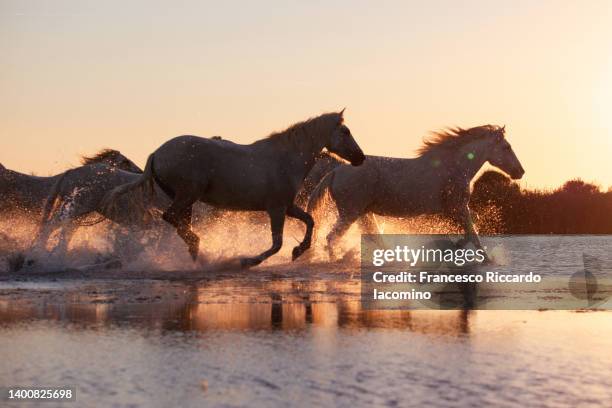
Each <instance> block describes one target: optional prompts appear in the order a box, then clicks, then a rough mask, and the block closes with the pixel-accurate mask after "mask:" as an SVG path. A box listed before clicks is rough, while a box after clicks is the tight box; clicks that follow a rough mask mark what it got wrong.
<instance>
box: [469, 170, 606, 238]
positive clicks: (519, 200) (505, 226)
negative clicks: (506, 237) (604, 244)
mask: <svg viewBox="0 0 612 408" xmlns="http://www.w3.org/2000/svg"><path fill="white" fill-rule="evenodd" d="M470 207H471V208H472V210H473V211H474V212H475V213H476V217H477V221H476V224H477V226H478V229H479V232H480V233H485V234H486V233H502V234H504V233H505V234H612V190H608V191H607V192H603V191H601V189H600V188H599V186H597V185H595V184H592V183H587V182H584V181H582V180H580V179H574V180H570V181H567V182H566V183H565V184H563V186H561V187H560V188H558V189H556V190H530V189H521V188H520V186H519V185H518V184H516V183H514V182H513V181H512V180H510V179H509V178H508V177H506V176H505V175H503V174H501V173H498V172H495V171H488V172H486V173H484V174H483V175H482V176H481V177H480V178H479V179H478V180H477V181H476V182H475V183H474V189H473V192H472V198H471V201H470Z"/></svg>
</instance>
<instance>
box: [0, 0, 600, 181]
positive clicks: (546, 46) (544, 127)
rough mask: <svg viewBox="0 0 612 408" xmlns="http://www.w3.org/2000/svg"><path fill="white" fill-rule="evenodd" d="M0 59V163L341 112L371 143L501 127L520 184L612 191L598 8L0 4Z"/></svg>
mask: <svg viewBox="0 0 612 408" xmlns="http://www.w3.org/2000/svg"><path fill="white" fill-rule="evenodd" d="M0 55H1V57H0V58H1V62H2V63H1V64H0V90H1V91H0V138H1V141H2V142H1V145H0V146H1V148H0V163H2V164H4V165H5V166H7V167H9V168H14V169H17V170H19V171H23V172H36V173H37V174H40V175H47V174H51V173H57V172H59V171H61V170H63V169H65V168H66V167H68V166H72V165H75V164H77V163H78V158H77V155H78V154H82V153H91V152H93V151H95V150H97V149H98V148H101V147H112V148H117V149H119V150H121V151H122V152H123V153H124V154H126V155H127V156H128V157H130V158H132V159H134V160H135V161H136V162H137V163H139V164H141V165H143V164H144V161H145V158H146V156H147V155H148V154H149V153H150V152H152V151H153V150H155V149H156V148H157V147H158V146H159V145H160V144H161V143H162V142H164V141H165V140H167V139H168V138H171V137H173V136H176V135H179V134H186V133H190V134H197V135H201V136H211V135H217V134H218V135H222V136H223V137H225V138H228V139H231V140H234V141H236V142H241V143H246V142H251V141H253V140H256V139H258V138H261V137H263V136H265V135H267V134H268V133H270V132H271V131H273V130H281V129H283V128H285V127H286V126H288V125H290V124H291V123H293V122H295V121H298V120H302V119H305V118H307V117H309V116H314V115H317V114H319V113H321V112H324V111H330V110H337V109H341V108H342V107H344V106H346V107H347V110H346V123H347V125H348V126H349V127H350V128H351V130H352V132H353V134H354V136H355V138H356V139H357V141H358V142H359V143H360V145H361V146H362V148H363V149H364V150H365V151H366V153H369V154H380V155H388V156H400V157H410V156H412V155H414V150H415V149H416V148H417V147H419V145H420V144H421V141H422V138H423V137H424V136H426V135H427V132H428V131H429V130H436V129H440V128H443V127H445V126H451V125H458V126H463V127H470V126H475V125H480V124H485V123H492V124H505V125H506V129H507V132H508V140H509V141H510V142H511V143H512V145H513V146H514V148H515V151H516V153H517V155H518V157H519V159H520V160H521V161H522V163H523V167H524V168H525V170H526V175H525V178H524V180H523V181H522V182H521V183H522V185H523V186H526V187H556V186H558V185H560V184H561V183H562V182H564V181H565V180H567V179H570V178H574V177H581V178H583V179H585V180H589V181H595V182H597V183H599V184H601V185H602V187H604V188H606V189H607V188H608V187H609V186H612V1H587V2H578V1H560V0H557V1H514V0H513V1H431V2H423V1H415V2H408V1H397V2H394V1H384V2H383V1H381V2H375V1H363V2H361V1H329V0H326V1H310V2H306V1H275V2H269V1H262V0H258V1H243V2H232V1H214V2H204V1H176V2H169V1H150V0H149V1H100V0H97V1H83V0H74V1H63V0H53V1H50V0H49V1H46V0H45V1H32V0H14V1H6V0H0Z"/></svg>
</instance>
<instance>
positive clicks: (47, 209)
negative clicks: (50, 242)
mask: <svg viewBox="0 0 612 408" xmlns="http://www.w3.org/2000/svg"><path fill="white" fill-rule="evenodd" d="M68 173H70V170H67V171H65V172H63V173H62V174H61V175H60V176H59V177H58V179H57V180H55V183H53V185H52V186H51V190H49V194H48V195H47V199H46V200H45V204H44V206H43V210H42V216H41V220H40V223H41V225H43V224H45V223H47V222H49V221H50V220H51V216H52V214H53V212H54V210H55V209H56V208H57V204H58V196H59V193H60V190H61V186H62V183H63V182H64V179H65V178H66V175H68Z"/></svg>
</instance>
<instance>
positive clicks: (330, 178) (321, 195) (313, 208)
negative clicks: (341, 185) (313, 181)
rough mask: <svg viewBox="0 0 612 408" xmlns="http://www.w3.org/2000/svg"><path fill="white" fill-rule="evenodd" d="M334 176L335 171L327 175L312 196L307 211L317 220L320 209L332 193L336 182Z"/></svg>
mask: <svg viewBox="0 0 612 408" xmlns="http://www.w3.org/2000/svg"><path fill="white" fill-rule="evenodd" d="M334 174H335V171H333V170H332V171H330V172H329V173H327V174H326V175H325V177H323V179H321V181H320V182H319V184H317V186H316V187H315V188H314V190H312V193H311V194H310V198H309V199H308V206H307V207H306V208H307V210H306V211H307V212H308V214H310V215H312V217H313V218H315V219H316V218H317V213H318V212H319V210H320V208H321V207H322V205H323V204H324V203H325V202H326V201H327V197H328V196H329V195H330V193H331V191H330V189H331V187H332V184H333V182H334Z"/></svg>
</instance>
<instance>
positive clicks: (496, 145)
mask: <svg viewBox="0 0 612 408" xmlns="http://www.w3.org/2000/svg"><path fill="white" fill-rule="evenodd" d="M491 132H492V136H493V137H491V138H489V140H490V143H491V145H490V148H489V150H488V153H487V154H486V160H487V161H488V162H489V163H491V164H492V165H493V166H495V167H497V168H499V169H500V170H502V171H503V172H505V173H507V174H508V175H509V176H510V177H511V178H512V179H513V180H518V179H520V178H522V177H523V174H525V170H524V169H523V166H522V165H521V162H520V161H519V159H518V157H516V154H515V153H514V150H512V146H511V145H510V143H508V140H507V139H506V126H503V127H491Z"/></svg>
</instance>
